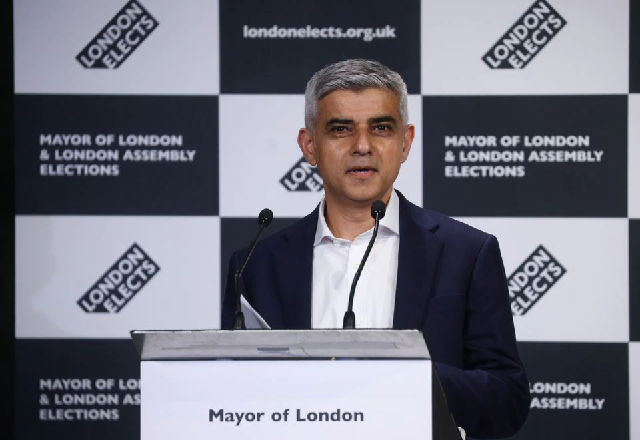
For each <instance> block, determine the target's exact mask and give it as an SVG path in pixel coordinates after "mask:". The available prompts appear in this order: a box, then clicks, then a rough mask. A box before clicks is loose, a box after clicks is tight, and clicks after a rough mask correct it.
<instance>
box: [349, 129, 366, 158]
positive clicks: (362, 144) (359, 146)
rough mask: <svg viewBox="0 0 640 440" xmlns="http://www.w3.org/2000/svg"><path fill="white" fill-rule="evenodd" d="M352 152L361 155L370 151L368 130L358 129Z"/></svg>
mask: <svg viewBox="0 0 640 440" xmlns="http://www.w3.org/2000/svg"><path fill="white" fill-rule="evenodd" d="M352 153H353V154H362V155H364V154H370V153H371V137H370V134H369V131H368V130H358V132H357V136H356V138H355V141H354V144H353V150H352Z"/></svg>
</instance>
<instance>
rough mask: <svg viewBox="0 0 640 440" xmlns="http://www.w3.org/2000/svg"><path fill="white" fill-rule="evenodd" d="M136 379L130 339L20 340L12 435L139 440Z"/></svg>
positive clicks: (136, 359)
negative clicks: (109, 384) (100, 402)
mask: <svg viewBox="0 0 640 440" xmlns="http://www.w3.org/2000/svg"><path fill="white" fill-rule="evenodd" d="M139 379H140V361H139V357H138V354H137V353H136V350H135V348H134V346H133V342H132V341H130V340H126V339H120V340H115V339H112V340H106V339H66V340H55V339H39V340H38V339H18V340H17V341H16V386H15V390H16V406H15V407H16V426H15V432H16V437H15V438H17V439H18V438H19V439H41V438H42V439H44V438H47V439H73V438H86V439H88V438H91V439H96V440H113V439H116V438H117V439H122V440H128V439H130V440H138V439H140V405H139V403H140V402H139V398H140V396H139V394H140V390H139V389H136V387H137V386H138V384H139ZM103 380H113V383H112V387H111V388H105V389H99V386H100V385H101V384H105V385H106V384H107V382H102V381H103ZM92 398H93V399H96V401H102V402H104V403H103V404H100V405H98V404H96V403H93V404H92V403H91V400H89V399H92ZM74 399H84V403H78V402H80V400H77V401H75V403H74ZM97 399H105V400H97ZM114 399H115V400H117V403H114Z"/></svg>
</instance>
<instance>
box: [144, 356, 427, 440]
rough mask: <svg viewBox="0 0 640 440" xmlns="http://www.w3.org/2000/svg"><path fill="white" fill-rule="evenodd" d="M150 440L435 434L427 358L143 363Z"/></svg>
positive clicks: (146, 433) (146, 431) (146, 436)
mask: <svg viewBox="0 0 640 440" xmlns="http://www.w3.org/2000/svg"><path fill="white" fill-rule="evenodd" d="M141 390H142V402H143V405H142V406H141V434H142V436H141V440H169V439H170V440H176V439H189V440H205V439H206V440H212V439H265V440H267V439H278V440H281V439H282V440H285V439H296V440H300V439H304V440H316V439H318V440H320V439H322V440H326V439H342V438H354V439H385V440H388V439H393V438H394V437H396V436H398V435H399V434H401V433H411V435H412V436H416V437H419V438H421V439H425V440H431V439H432V400H431V396H432V366H431V361H430V360H428V359H410V360H406V359H397V360H396V359H392V360H365V359H362V360H357V359H353V360H350V359H342V360H284V359H281V360H277V361H274V360H241V361H235V360H200V361H198V362H192V361H153V360H151V361H143V362H142V363H141Z"/></svg>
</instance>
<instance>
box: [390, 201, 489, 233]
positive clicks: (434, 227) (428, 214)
mask: <svg viewBox="0 0 640 440" xmlns="http://www.w3.org/2000/svg"><path fill="white" fill-rule="evenodd" d="M402 198H403V199H404V202H406V204H407V205H406V206H407V207H408V211H409V214H410V215H411V216H412V217H413V218H414V219H415V221H416V222H417V223H419V224H421V225H423V226H425V227H426V228H427V229H428V230H429V231H430V232H431V233H433V234H435V235H436V236H437V237H439V238H440V239H442V240H445V241H448V240H454V241H467V242H473V243H480V244H481V243H484V242H485V241H486V240H487V239H488V238H489V237H491V236H492V235H491V234H490V233H488V232H485V231H482V230H480V229H478V228H476V227H474V226H471V225H469V224H467V223H465V222H463V221H461V220H458V219H455V218H453V217H450V216H448V215H446V214H442V213H440V212H437V211H433V210H431V209H427V208H422V207H420V206H418V205H416V204H414V203H412V202H410V201H409V200H407V199H406V198H404V197H402Z"/></svg>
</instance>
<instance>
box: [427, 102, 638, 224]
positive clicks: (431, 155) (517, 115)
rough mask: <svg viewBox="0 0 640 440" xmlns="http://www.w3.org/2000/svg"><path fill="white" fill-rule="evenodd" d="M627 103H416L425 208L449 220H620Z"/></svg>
mask: <svg viewBox="0 0 640 440" xmlns="http://www.w3.org/2000/svg"><path fill="white" fill-rule="evenodd" d="M627 99H628V97H627V95H596V96H478V97H455V96H451V97H444V96H440V97H423V109H422V114H423V130H424V154H423V164H424V167H423V169H424V191H423V194H424V196H423V198H424V206H425V207H427V208H430V209H433V210H435V211H440V212H442V213H444V214H447V215H453V216H501V217H511V216H528V217H626V216H627V113H628V109H627ZM514 136H517V138H516V140H514ZM510 143H517V145H516V146H509V144H510ZM539 143H541V144H542V145H543V146H537V145H538V144H539ZM550 144H555V146H550ZM559 155H562V156H561V159H562V162H560V160H559ZM598 158H599V159H598ZM533 159H537V161H534V160H533ZM550 159H554V161H553V162H551V161H550Z"/></svg>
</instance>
